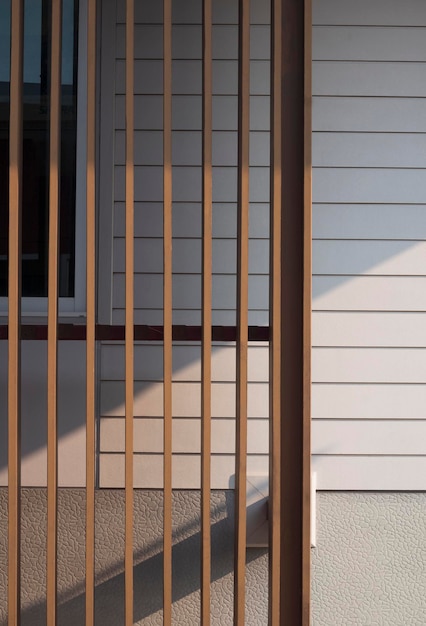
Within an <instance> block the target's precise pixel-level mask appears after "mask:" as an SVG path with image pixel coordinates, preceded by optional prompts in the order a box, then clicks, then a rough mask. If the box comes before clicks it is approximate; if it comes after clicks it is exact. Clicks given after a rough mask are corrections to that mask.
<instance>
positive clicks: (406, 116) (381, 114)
mask: <svg viewBox="0 0 426 626" xmlns="http://www.w3.org/2000/svg"><path fill="white" fill-rule="evenodd" d="M312 125H313V130H314V132H315V131H343V132H363V131H364V132H395V133H397V132H406V133H411V132H425V131H426V119H425V116H424V103H423V100H421V99H417V98H409V97H404V96H402V97H400V98H389V97H386V98H370V97H359V96H354V97H348V96H317V97H314V98H313V101H312Z"/></svg>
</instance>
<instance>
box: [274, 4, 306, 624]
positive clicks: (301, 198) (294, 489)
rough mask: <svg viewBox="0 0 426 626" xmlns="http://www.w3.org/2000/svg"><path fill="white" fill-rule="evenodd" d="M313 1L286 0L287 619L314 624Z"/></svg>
mask: <svg viewBox="0 0 426 626" xmlns="http://www.w3.org/2000/svg"><path fill="white" fill-rule="evenodd" d="M310 24H311V8H310V0H304V2H299V0H282V84H281V93H282V114H281V120H282V129H281V132H282V194H281V201H282V229H281V236H282V239H281V245H282V282H281V286H282V292H281V302H282V316H281V319H282V322H281V345H282V349H281V383H282V384H281V413H282V421H281V454H282V464H281V467H282V470H281V621H282V623H288V624H300V625H301V626H309V622H310V615H309V613H310V606H309V605H310V533H309V525H310V310H311V301H310V298H311V296H310V284H311V278H310V271H311V269H310V254H311V253H310V247H311V242H310V219H311V218H310V214H311V206H310V177H311V162H310V141H311V137H310V106H311V105H310V98H311V96H310V75H311V70H310V39H311V27H310Z"/></svg>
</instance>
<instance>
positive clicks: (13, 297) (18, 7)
mask: <svg viewBox="0 0 426 626" xmlns="http://www.w3.org/2000/svg"><path fill="white" fill-rule="evenodd" d="M23 5H24V3H23V0H16V1H15V2H12V19H11V58H10V133H9V136H10V141H9V317H8V324H9V342H8V476H9V480H8V624H9V626H18V625H19V623H20V587H21V571H20V561H21V556H20V553H21V550H20V534H21V493H20V492H21V216H22V75H23V45H24V44H23V24H24V8H23Z"/></svg>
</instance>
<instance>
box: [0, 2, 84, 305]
mask: <svg viewBox="0 0 426 626" xmlns="http://www.w3.org/2000/svg"><path fill="white" fill-rule="evenodd" d="M77 26H78V6H77V0H63V33H62V94H61V95H62V108H61V118H62V119H61V196H60V267H59V276H60V278H59V295H60V296H61V297H73V296H74V259H75V197H76V196H75V182H76V131H77ZM9 29H10V7H8V6H7V5H6V6H5V3H0V40H1V43H0V220H1V222H0V223H1V224H2V228H1V233H0V295H2V296H6V295H7V248H8V232H7V225H8V195H9V194H8V165H9V163H8V161H9V154H8V145H9V80H10V77H9V71H10V70H9V63H10V61H9V47H10V32H9ZM3 47H4V48H5V49H4V50H3ZM6 50H7V54H1V53H2V52H6ZM49 68H50V2H48V1H47V0H26V3H25V23H24V103H23V115H24V152H23V206H22V212H23V224H22V294H23V295H24V296H39V297H40V296H47V272H48V267H47V263H48V258H47V249H48V203H49V122H50V115H49V89H50V84H49Z"/></svg>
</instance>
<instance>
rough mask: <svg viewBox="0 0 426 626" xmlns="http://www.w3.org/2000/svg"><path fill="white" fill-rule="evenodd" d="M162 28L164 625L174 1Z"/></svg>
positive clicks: (168, 597)
mask: <svg viewBox="0 0 426 626" xmlns="http://www.w3.org/2000/svg"><path fill="white" fill-rule="evenodd" d="M163 6H164V30H163V55H164V62H163V63H164V67H163V81H164V82H163V94H164V96H163V202H164V208H163V220H164V225H163V266H164V269H163V272H164V273H163V315H164V318H163V324H164V344H163V377H164V382H163V384H164V392H163V397H164V465H163V467H164V528H163V557H164V565H163V568H164V569H163V603H164V607H163V611H164V617H163V619H164V624H171V619H172V353H173V344H172V2H171V0H164V4H163Z"/></svg>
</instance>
